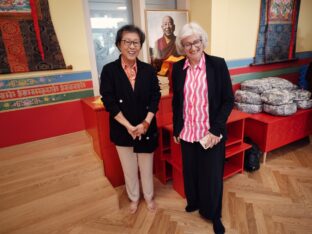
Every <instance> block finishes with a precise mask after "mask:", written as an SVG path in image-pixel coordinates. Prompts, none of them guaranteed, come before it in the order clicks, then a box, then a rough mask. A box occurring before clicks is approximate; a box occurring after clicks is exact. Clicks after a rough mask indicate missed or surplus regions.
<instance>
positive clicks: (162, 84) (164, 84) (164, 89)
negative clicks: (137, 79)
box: [157, 75, 170, 96]
mask: <svg viewBox="0 0 312 234" xmlns="http://www.w3.org/2000/svg"><path fill="white" fill-rule="evenodd" d="M157 77H158V83H159V88H160V93H161V96H165V95H168V94H169V88H170V87H169V79H168V77H167V76H161V75H157Z"/></svg>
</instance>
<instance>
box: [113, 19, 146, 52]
mask: <svg viewBox="0 0 312 234" xmlns="http://www.w3.org/2000/svg"><path fill="white" fill-rule="evenodd" d="M124 32H131V33H137V34H138V35H139V38H140V43H141V45H143V43H144V41H145V34H144V32H143V31H142V30H141V29H140V28H139V27H137V26H135V25H133V24H127V25H124V26H122V27H121V28H120V29H118V31H117V34H116V40H115V45H116V46H117V48H118V45H119V44H120V43H121V39H122V34H123V33H124Z"/></svg>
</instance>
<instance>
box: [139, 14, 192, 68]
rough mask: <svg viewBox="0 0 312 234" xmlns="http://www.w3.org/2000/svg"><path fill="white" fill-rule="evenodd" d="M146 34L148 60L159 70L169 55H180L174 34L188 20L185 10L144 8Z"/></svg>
mask: <svg viewBox="0 0 312 234" xmlns="http://www.w3.org/2000/svg"><path fill="white" fill-rule="evenodd" d="M145 22H146V35H147V39H146V41H147V47H148V55H149V62H150V63H151V64H152V65H153V66H154V67H155V68H156V70H157V71H159V70H160V68H161V65H162V62H163V61H164V60H166V59H167V58H168V57H169V56H170V55H173V56H176V57H178V56H180V55H179V54H178V52H177V50H176V46H175V41H176V35H177V33H178V32H179V30H180V29H181V28H182V26H183V25H184V24H186V23H188V22H189V16H188V11H186V10H170V11H169V10H146V11H145Z"/></svg>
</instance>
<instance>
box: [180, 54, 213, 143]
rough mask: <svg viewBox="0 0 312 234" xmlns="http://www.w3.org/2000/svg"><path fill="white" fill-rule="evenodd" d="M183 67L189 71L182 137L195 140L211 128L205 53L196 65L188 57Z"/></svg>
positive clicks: (186, 83) (185, 85)
mask: <svg viewBox="0 0 312 234" xmlns="http://www.w3.org/2000/svg"><path fill="white" fill-rule="evenodd" d="M183 69H187V73H186V78H185V84H184V106H183V118H184V127H183V129H182V131H181V133H180V138H181V139H182V140H184V141H187V142H195V141H199V140H200V139H201V138H203V137H204V136H206V135H207V134H208V131H209V129H210V125H209V109H208V107H209V103H208V84H207V79H206V61H205V55H204V54H203V55H202V57H201V59H200V61H199V64H198V65H196V66H194V67H192V66H191V64H190V62H189V60H188V59H186V61H185V64H184V67H183Z"/></svg>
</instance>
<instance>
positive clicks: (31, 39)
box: [0, 0, 66, 74]
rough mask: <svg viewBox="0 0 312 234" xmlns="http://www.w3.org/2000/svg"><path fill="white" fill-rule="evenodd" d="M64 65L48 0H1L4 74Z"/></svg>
mask: <svg viewBox="0 0 312 234" xmlns="http://www.w3.org/2000/svg"><path fill="white" fill-rule="evenodd" d="M64 68H66V65H65V62H64V58H63V55H62V52H61V49H60V46H59V43H58V40H57V37H56V34H55V31H54V28H53V24H52V20H51V16H50V12H49V4H48V0H1V1H0V74H5V73H16V72H29V71H42V70H54V69H64Z"/></svg>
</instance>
